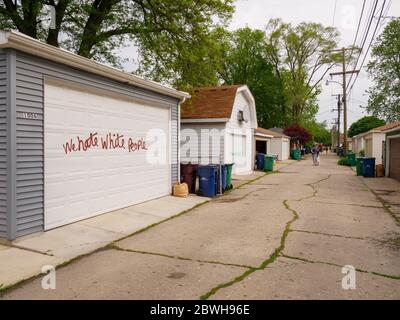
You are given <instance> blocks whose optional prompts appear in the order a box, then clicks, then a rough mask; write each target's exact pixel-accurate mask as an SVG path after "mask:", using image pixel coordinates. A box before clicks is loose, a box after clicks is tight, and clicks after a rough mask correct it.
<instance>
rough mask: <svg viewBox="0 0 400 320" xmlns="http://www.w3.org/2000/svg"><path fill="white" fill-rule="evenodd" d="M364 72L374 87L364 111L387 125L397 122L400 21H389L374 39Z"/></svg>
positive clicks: (399, 90) (399, 95) (398, 116)
mask: <svg viewBox="0 0 400 320" xmlns="http://www.w3.org/2000/svg"><path fill="white" fill-rule="evenodd" d="M368 72H369V74H370V76H371V77H372V79H373V81H374V85H373V86H372V88H370V90H369V94H370V99H369V101H368V106H367V111H368V112H369V113H371V114H373V115H374V116H377V117H382V118H384V119H386V120H387V121H388V122H393V121H396V120H400V18H397V19H394V20H392V21H391V22H390V23H389V24H388V25H387V26H386V27H385V30H384V31H383V33H382V34H381V35H380V36H379V37H378V39H377V41H376V43H375V45H374V46H373V49H372V60H371V62H370V63H369V64H368Z"/></svg>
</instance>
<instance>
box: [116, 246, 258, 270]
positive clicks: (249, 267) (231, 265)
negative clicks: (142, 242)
mask: <svg viewBox="0 0 400 320" xmlns="http://www.w3.org/2000/svg"><path fill="white" fill-rule="evenodd" d="M108 248H109V249H114V250H118V251H124V252H131V253H138V254H147V255H152V256H159V257H164V258H170V259H176V260H183V261H192V262H198V263H207V264H218V265H222V266H227V267H238V268H246V269H252V268H254V267H252V266H246V265H241V264H235V263H227V262H221V261H208V260H200V259H192V258H186V257H181V256H172V255H168V254H164V253H157V252H149V251H141V250H134V249H125V248H121V247H119V246H118V245H116V244H113V245H110V246H109V247H108Z"/></svg>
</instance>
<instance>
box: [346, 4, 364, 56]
mask: <svg viewBox="0 0 400 320" xmlns="http://www.w3.org/2000/svg"><path fill="white" fill-rule="evenodd" d="M366 3H367V0H364V3H363V6H362V9H361V14H360V19H359V20H358V26H357V32H356V36H355V37H354V41H353V45H352V47H353V49H354V47H355V46H356V42H357V39H358V33H359V32H360V27H361V22H362V18H363V16H364V10H365V5H366ZM353 52H354V50H351V53H350V57H352V56H353ZM349 63H350V61H349Z"/></svg>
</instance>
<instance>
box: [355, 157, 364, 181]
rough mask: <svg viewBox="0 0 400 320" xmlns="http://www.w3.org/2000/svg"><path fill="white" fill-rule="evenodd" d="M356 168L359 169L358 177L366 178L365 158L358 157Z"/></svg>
mask: <svg viewBox="0 0 400 320" xmlns="http://www.w3.org/2000/svg"><path fill="white" fill-rule="evenodd" d="M356 167H357V176H359V177H363V176H364V158H361V157H357V158H356Z"/></svg>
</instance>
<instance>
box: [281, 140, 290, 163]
mask: <svg viewBox="0 0 400 320" xmlns="http://www.w3.org/2000/svg"><path fill="white" fill-rule="evenodd" d="M287 159H289V141H287V140H282V160H283V161H285V160H287Z"/></svg>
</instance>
